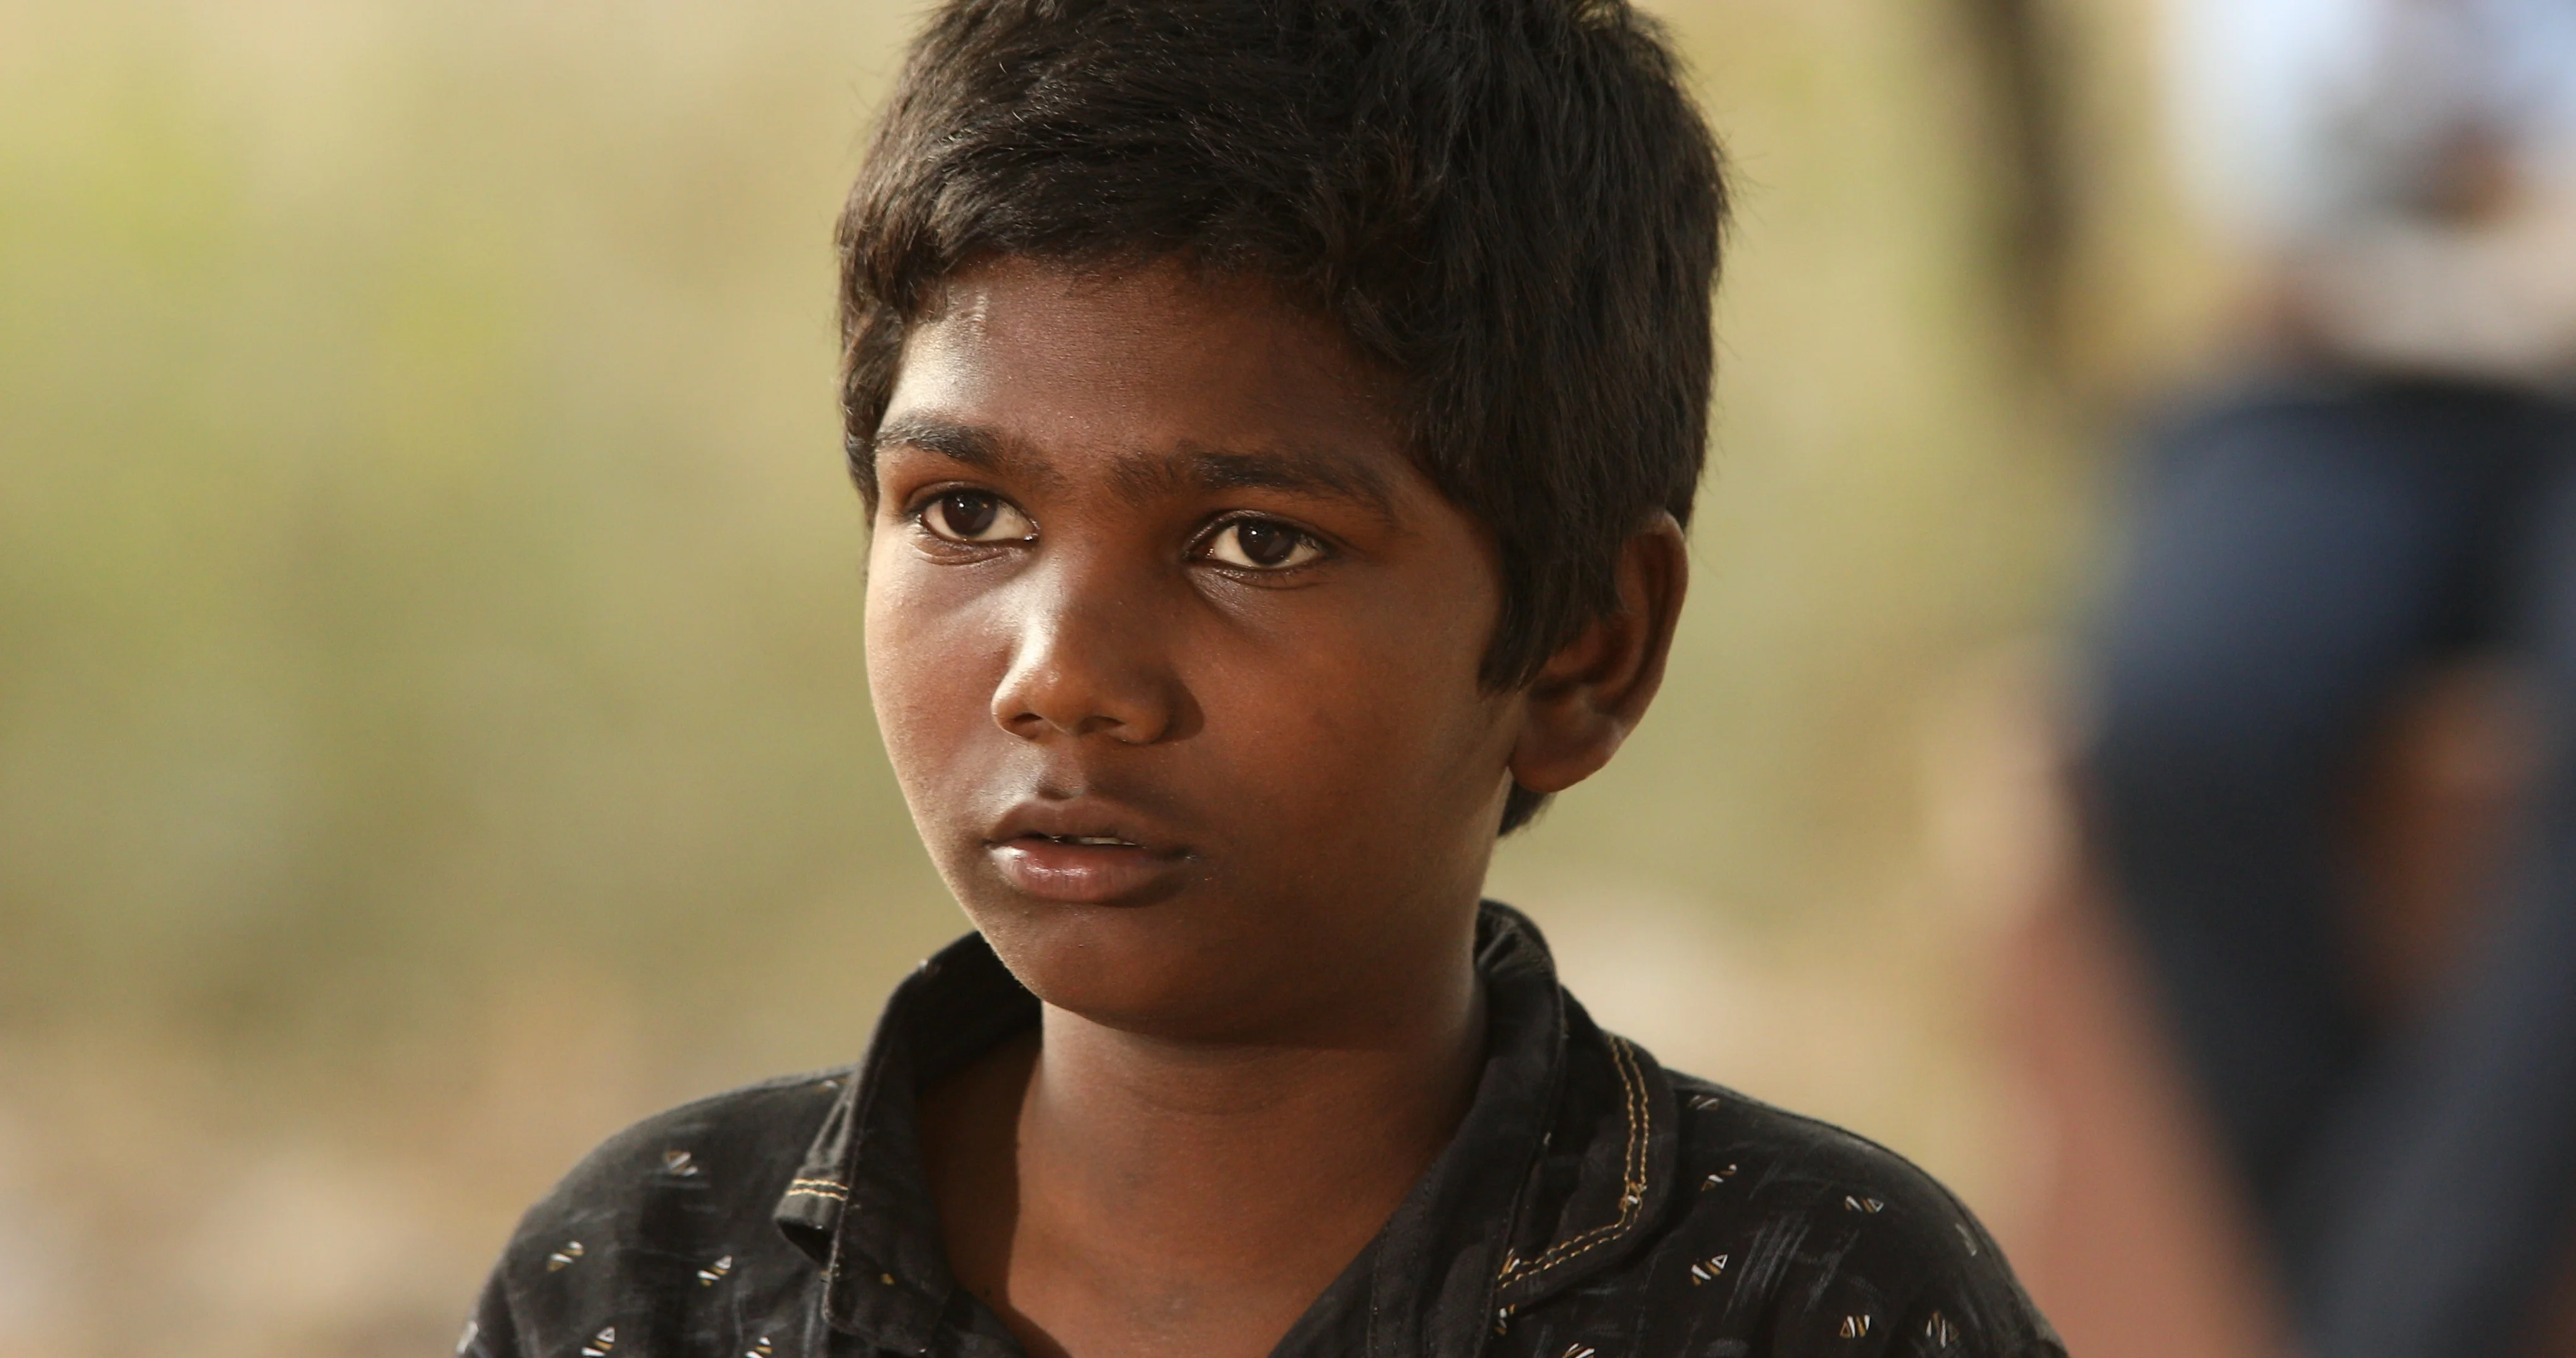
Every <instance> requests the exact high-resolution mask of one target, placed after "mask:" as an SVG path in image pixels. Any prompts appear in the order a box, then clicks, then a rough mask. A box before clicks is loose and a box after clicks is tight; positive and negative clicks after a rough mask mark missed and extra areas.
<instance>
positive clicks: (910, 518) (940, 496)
mask: <svg viewBox="0 0 2576 1358" xmlns="http://www.w3.org/2000/svg"><path fill="white" fill-rule="evenodd" d="M959 494H967V495H977V496H985V497H989V498H990V499H992V500H993V501H994V502H995V503H996V504H998V505H1001V506H1003V507H1004V508H1006V509H1008V510H1009V511H1010V512H1012V513H1015V514H1018V515H1020V516H1021V517H1022V518H1023V519H1029V516H1028V513H1027V511H1025V510H1022V509H1020V508H1019V506H1017V505H1014V504H1012V503H1011V501H1010V500H1009V499H1007V498H1006V497H1004V496H1001V495H996V494H994V493H993V492H991V491H986V490H979V489H976V488H975V487H971V486H934V487H931V488H930V489H928V490H925V491H923V492H921V493H920V494H918V495H916V496H914V497H913V499H912V502H911V504H910V505H909V507H907V508H906V509H905V510H904V512H903V517H904V520H905V521H906V522H908V523H910V524H911V525H912V526H913V527H914V528H915V529H916V530H918V531H919V532H920V533H921V535H922V536H923V537H925V538H927V539H929V540H930V541H932V542H935V543H937V544H939V546H940V548H942V549H944V550H948V551H978V550H992V549H997V548H1001V547H1005V546H1009V545H1010V544H1011V543H1012V542H1022V541H1028V540H1029V539H1026V538H1020V539H1007V540H999V541H993V542H974V541H969V540H964V539H960V538H956V537H951V536H949V535H948V534H946V533H942V532H940V531H939V530H937V529H935V528H932V527H931V526H930V522H929V520H930V514H931V511H933V510H934V509H936V508H937V507H938V506H939V502H940V501H942V500H944V499H947V498H948V497H949V496H952V495H959ZM1029 522H1030V525H1031V527H1032V528H1034V527H1035V520H1034V519H1029ZM1245 524H1260V525H1266V526H1270V527H1275V528H1278V529H1281V530H1282V531H1284V532H1287V533H1288V534H1290V535H1292V536H1294V537H1295V538H1296V540H1297V545H1298V546H1299V547H1301V548H1304V549H1308V550H1311V551H1312V552H1313V553H1314V556H1313V558H1312V559H1310V560H1306V561H1300V562H1298V563H1296V564H1294V565H1280V566H1257V565H1256V566H1241V565H1236V564H1235V563H1233V562H1230V561H1216V560H1212V559H1211V556H1210V553H1211V551H1212V550H1213V548H1214V545H1215V544H1216V543H1217V542H1218V541H1219V540H1221V539H1222V538H1223V537H1224V535H1225V534H1226V532H1227V531H1228V530H1231V529H1236V528H1240V527H1242V526H1243V525H1245ZM1334 555H1335V550H1334V547H1333V545H1332V543H1330V542H1329V541H1327V540H1326V539H1325V538H1324V536H1323V535H1322V534H1320V533H1316V532H1314V531H1313V530H1311V529H1308V528H1304V527H1301V526H1300V525H1298V524H1295V523H1292V522H1290V521H1288V520H1286V519H1282V518H1279V517H1278V516H1276V515H1271V514H1253V513H1245V512H1237V513H1232V514H1227V515H1225V516H1223V517H1221V518H1218V519H1217V520H1216V521H1214V522H1213V523H1210V524H1209V525H1208V526H1207V527H1206V528H1204V529H1202V530H1200V532H1199V534H1198V535H1197V536H1196V537H1194V538H1192V539H1191V541H1190V546H1189V559H1190V560H1192V561H1198V562H1204V563H1206V564H1209V565H1212V566H1214V567H1216V568H1217V569H1218V570H1222V571H1224V572H1226V573H1227V574H1228V575H1232V576H1235V577H1237V578H1261V579H1272V580H1276V579H1280V578H1283V577H1288V576H1295V575H1300V574H1303V573H1304V572H1305V571H1307V570H1308V569H1309V568H1311V567H1314V566H1317V565H1321V564H1322V563H1324V562H1326V561H1329V560H1331V559H1332V558H1333V556H1334Z"/></svg>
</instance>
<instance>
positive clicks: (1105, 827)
mask: <svg viewBox="0 0 2576 1358" xmlns="http://www.w3.org/2000/svg"><path fill="white" fill-rule="evenodd" d="M984 843H985V845H986V846H987V847H989V848H1000V847H1002V846H1004V845H1008V844H1019V845H1023V846H1037V845H1063V846H1066V847H1069V848H1077V849H1134V850H1138V851H1141V852H1144V853H1148V854H1152V855H1153V856H1155V857H1180V856H1183V852H1184V851H1183V850H1182V847H1181V845H1180V844H1179V843H1178V842H1177V839H1176V837H1175V836H1173V835H1170V834H1168V833H1164V832H1162V831H1160V830H1158V829H1157V828H1156V827H1154V826H1152V825H1149V824H1147V823H1146V821H1145V819H1144V818H1143V817H1141V816H1138V815H1136V814H1135V813H1134V812H1131V811H1129V810H1127V809H1126V808H1124V807H1117V806H1112V805H1109V804H1106V803H1104V802H1101V801H1099V800H1096V799H1093V798H1089V797H1084V798H1077V799H1074V800H1070V801H1038V800H1032V801H1026V802H1022V803H1020V804H1019V805H1017V806H1015V807H1012V808H1011V809H1010V811H1009V812H1008V813H1006V814H1005V815H1003V817H1002V818H1001V819H1000V820H999V821H997V822H995V823H994V825H993V828H992V829H991V830H990V831H988V832H986V834H985V836H984Z"/></svg>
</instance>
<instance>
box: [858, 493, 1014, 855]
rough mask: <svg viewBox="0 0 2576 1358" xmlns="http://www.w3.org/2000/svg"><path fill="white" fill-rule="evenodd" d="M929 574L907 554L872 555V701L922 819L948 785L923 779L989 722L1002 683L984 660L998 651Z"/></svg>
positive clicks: (877, 551)
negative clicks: (932, 795) (981, 641)
mask: <svg viewBox="0 0 2576 1358" xmlns="http://www.w3.org/2000/svg"><path fill="white" fill-rule="evenodd" d="M926 574H927V573H926V572H925V571H923V570H922V569H920V565H919V563H918V562H916V561H913V560H911V559H909V554H907V553H904V552H902V551H901V550H900V549H899V548H896V549H889V548H888V547H887V546H884V545H882V544H881V545H879V546H877V547H875V548H873V549H872V550H871V551H870V554H869V565H868V587H867V625H866V637H867V663H868V695H869V699H870V702H871V703H872V705H873V706H874V707H875V709H876V717H877V729H878V731H879V732H880V734H881V735H882V737H883V739H884V741H885V747H886V756H887V758H888V760H889V761H890V762H892V764H893V765H894V771H895V776H896V778H897V779H898V780H900V781H901V782H902V784H903V788H904V793H905V795H906V796H907V797H908V798H911V799H912V801H913V806H914V810H915V812H916V813H918V812H920V811H921V810H923V809H924V808H923V806H922V803H921V796H922V794H923V793H924V792H925V791H927V790H929V789H930V788H932V787H934V786H936V785H937V784H938V783H939V781H940V780H937V779H926V778H925V777H923V776H922V775H924V774H927V773H928V772H930V771H932V770H935V769H938V768H940V767H941V766H942V764H943V761H944V759H945V757H946V755H947V753H948V752H949V751H952V750H953V749H954V748H955V747H956V746H957V744H958V743H959V742H960V741H961V740H964V739H967V738H970V737H971V736H972V735H973V734H974V728H975V727H977V726H978V725H980V724H982V723H984V722H986V721H988V720H989V712H988V708H989V706H990V703H989V699H988V697H987V696H986V695H988V694H990V692H991V690H992V680H993V678H994V676H993V675H991V674H987V673H986V671H987V670H988V669H991V668H992V664H991V663H988V657H986V656H984V655H983V654H982V652H983V651H986V650H989V649H990V648H989V647H983V646H979V645H978V644H977V640H976V638H977V629H975V628H974V627H972V626H970V625H966V620H965V619H964V618H963V617H961V614H960V610H958V609H957V608H955V607H953V606H951V605H952V603H953V601H947V600H944V599H942V598H940V597H938V596H937V594H936V591H935V590H934V589H933V588H932V586H933V585H934V584H935V583H936V582H935V581H932V580H930V579H926V578H925V576H926ZM978 684H981V685H982V686H981V687H977V685H978Z"/></svg>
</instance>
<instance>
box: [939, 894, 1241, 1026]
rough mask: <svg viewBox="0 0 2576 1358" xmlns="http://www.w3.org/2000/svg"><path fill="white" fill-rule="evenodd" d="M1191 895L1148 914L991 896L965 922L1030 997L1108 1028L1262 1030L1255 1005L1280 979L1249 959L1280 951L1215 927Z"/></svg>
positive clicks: (972, 905) (1142, 909)
mask: <svg viewBox="0 0 2576 1358" xmlns="http://www.w3.org/2000/svg"><path fill="white" fill-rule="evenodd" d="M1190 894H1194V893H1184V894H1183V895H1182V896H1181V897H1178V898H1175V899H1171V900H1165V901H1161V902H1157V903H1155V904H1152V905H1067V904H1063V903H1060V902H1055V901H1035V900H1029V899H1027V898H1024V897H1015V898H1011V899H1002V900H996V899H991V898H989V897H987V898H985V899H983V900H975V901H970V902H969V903H968V904H967V907H966V913H967V916H968V917H969V918H970V919H972V920H973V921H974V923H975V927H976V928H977V929H978V930H980V931H981V932H982V933H983V935H984V937H985V939H986V941H988V942H990V943H991V944H992V946H993V951H994V953H995V954H996V955H997V956H999V957H1000V958H1001V959H1002V965H1004V966H1006V967H1008V968H1010V970H1011V974H1012V975H1013V976H1015V977H1017V978H1019V982H1020V984H1022V985H1024V986H1027V987H1028V988H1029V992H1030V993H1031V994H1034V995H1036V996H1037V997H1038V998H1039V999H1040V1000H1042V1001H1044V1002H1046V1003H1047V1004H1049V1005H1051V1006H1053V1007H1055V1008H1057V1009H1061V1010H1064V1011H1065V1012H1067V1013H1070V1014H1074V1015H1076V1016H1078V1017H1081V1018H1084V1019H1088V1020H1090V1021H1091V1022H1093V1023H1097V1024H1100V1025H1102V1026H1103V1027H1108V1028H1115V1029H1118V1030H1120V1031H1122V1032H1132V1033H1139V1034H1144V1035H1149V1036H1157V1037H1169V1038H1174V1039H1212V1038H1222V1037H1226V1036H1229V1035H1233V1034H1237V1033H1240V1032H1242V1031H1244V1030H1246V1029H1247V1028H1257V1027H1259V1026H1261V1025H1260V1023H1259V1017H1258V1015H1259V1013H1260V1011H1261V1010H1264V1009H1266V1008H1267V1007H1268V1006H1266V1005H1264V1004H1262V1003H1261V1002H1260V1000H1259V998H1258V997H1259V996H1260V995H1261V993H1262V992H1263V991H1265V990H1268V989H1271V988H1272V986H1271V984H1270V982H1272V981H1274V980H1275V979H1276V978H1274V977H1265V976H1261V975H1257V974H1252V972H1251V971H1250V970H1249V969H1247V968H1245V967H1244V965H1243V960H1244V959H1246V958H1258V957H1270V956H1276V955H1277V948H1278V947H1279V944H1277V943H1276V942H1274V941H1270V940H1255V939H1245V938H1240V937H1233V936H1231V935H1232V934H1233V932H1234V931H1231V930H1226V929H1222V928H1217V929H1211V928H1209V927H1208V925H1209V924H1210V923H1211V922H1212V921H1210V920H1209V919H1208V917H1207V912H1203V911H1194V910H1192V909H1191V908H1190V906H1191V904H1192V902H1191V901H1190V900H1189V895H1190ZM1228 913H1230V912H1228Z"/></svg>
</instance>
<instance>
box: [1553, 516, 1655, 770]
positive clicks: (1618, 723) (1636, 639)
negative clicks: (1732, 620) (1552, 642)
mask: <svg viewBox="0 0 2576 1358" xmlns="http://www.w3.org/2000/svg"><path fill="white" fill-rule="evenodd" d="M1689 587H1690V549H1689V548H1688V547H1686V546H1684V545H1683V542H1682V528H1681V525H1680V524H1678V523H1675V522H1674V521H1673V516H1672V515H1670V514H1668V513H1665V512H1663V511H1661V510H1658V511H1656V513H1655V517H1654V519H1653V521H1652V522H1650V523H1648V524H1647V525H1646V526H1645V527H1644V528H1642V529H1640V530H1638V531H1637V532H1636V533H1635V534H1633V535H1632V536H1630V537H1629V539H1628V542H1627V545H1626V546H1624V547H1622V548H1621V549H1620V552H1619V566H1618V590H1619V605H1618V610H1617V611H1616V612H1614V613H1611V614H1610V615H1609V616H1607V617H1604V618H1601V619H1599V620H1598V621H1596V622H1594V623H1593V624H1592V625H1591V626H1590V627H1587V628H1585V629H1584V630H1583V634H1582V635H1581V636H1578V637H1576V638H1575V639H1574V640H1573V641H1572V642H1570V643H1568V644H1567V645H1566V646H1565V647H1564V649H1562V650H1559V651H1558V652H1557V653H1556V654H1554V655H1552V656H1550V657H1548V660H1547V664H1546V665H1544V666H1542V667H1541V668H1540V670H1539V672H1538V677H1537V678H1536V679H1534V680H1532V681H1531V683H1530V685H1529V687H1528V688H1527V689H1525V690H1523V691H1522V693H1521V700H1520V701H1521V730H1520V736H1519V739H1518V740H1517V741H1516V742H1515V743H1514V744H1513V746H1512V759H1511V771H1512V778H1513V780H1514V781H1516V782H1518V783H1519V784H1520V785H1521V786H1522V787H1525V788H1528V789H1529V790H1530V791H1532V792H1562V791H1564V790H1565V789H1567V788H1569V787H1572V786H1574V785H1575V784H1576V783H1579V782H1582V781H1583V780H1584V779H1586V778H1589V777H1591V776H1592V775H1593V774H1595V773H1597V772H1599V771H1600V769H1601V766H1602V765H1604V764H1607V763H1609V762H1610V756H1612V755H1614V754H1617V753H1618V752H1619V745H1620V743H1621V742H1622V741H1625V740H1626V739H1627V738H1628V733H1629V732H1630V731H1633V730H1635V729H1636V728H1637V722H1638V721H1639V720H1640V719H1641V718H1643V717H1644V716H1645V715H1646V705H1647V704H1648V703H1651V702H1653V701H1654V700H1655V691H1656V690H1657V689H1659V688H1661V687H1663V683H1664V661H1665V659H1666V657H1668V656H1669V655H1671V653H1672V649H1673V626H1674V624H1676V623H1678V622H1679V621H1680V620H1681V615H1682V595H1683V593H1684V591H1686V590H1687V589H1688V588H1689Z"/></svg>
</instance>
